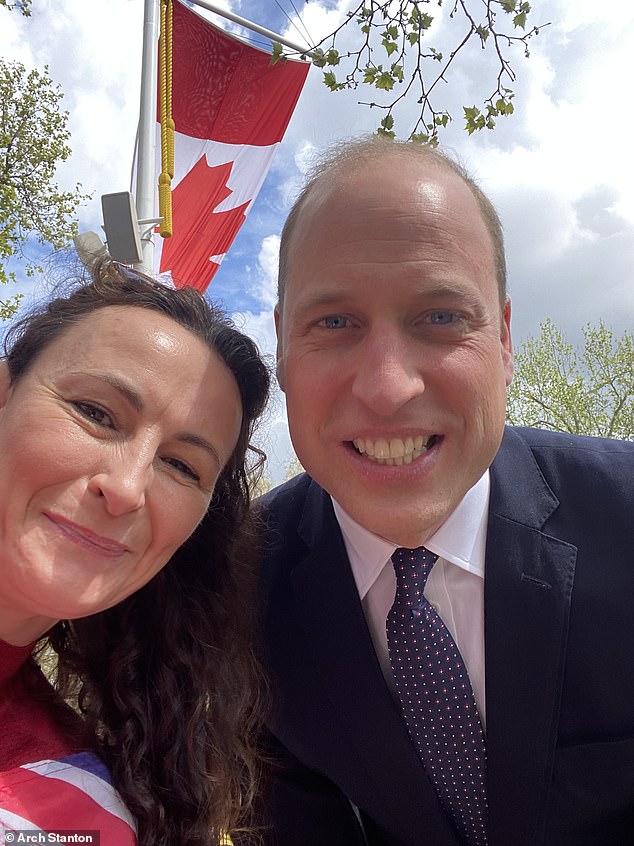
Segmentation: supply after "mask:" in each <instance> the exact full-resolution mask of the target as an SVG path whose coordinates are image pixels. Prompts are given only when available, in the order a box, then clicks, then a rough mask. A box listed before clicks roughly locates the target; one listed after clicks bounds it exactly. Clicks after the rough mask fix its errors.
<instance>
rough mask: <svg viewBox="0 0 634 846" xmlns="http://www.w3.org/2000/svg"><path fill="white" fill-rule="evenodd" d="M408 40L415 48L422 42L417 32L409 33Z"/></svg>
mask: <svg viewBox="0 0 634 846" xmlns="http://www.w3.org/2000/svg"><path fill="white" fill-rule="evenodd" d="M407 40H408V41H409V43H410V44H411V45H412V47H413V46H414V45H415V44H418V42H419V40H420V36H419V34H418V33H417V32H408V33H407Z"/></svg>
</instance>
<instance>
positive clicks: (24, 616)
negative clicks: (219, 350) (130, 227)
mask: <svg viewBox="0 0 634 846" xmlns="http://www.w3.org/2000/svg"><path fill="white" fill-rule="evenodd" d="M1 366H2V367H3V368H4V370H3V373H2V375H3V379H2V386H1V387H0V621H2V622H0V637H2V638H3V639H4V640H7V641H9V642H11V643H23V644H24V643H28V642H30V641H32V640H34V639H35V638H37V637H38V636H39V635H40V634H42V633H43V632H45V631H46V630H47V629H48V628H50V626H52V625H53V623H54V622H56V621H57V620H60V619H73V618H78V617H83V616H87V615H89V614H93V613H96V612H98V611H102V610H104V609H105V608H109V607H110V606H112V605H115V604H116V603H117V602H119V601H121V600H122V599H124V598H125V597H127V596H129V595H130V594H131V593H133V592H134V591H136V590H138V589H139V588H140V587H142V586H143V585H145V584H146V583H147V582H148V581H149V580H150V579H151V578H152V576H154V575H155V574H156V573H157V572H158V571H159V570H160V569H161V568H162V567H163V566H164V565H165V563H166V562H167V561H168V560H169V558H170V557H171V555H172V554H173V553H174V551H175V550H176V549H177V548H178V547H179V546H180V545H181V544H182V543H183V542H184V541H185V540H186V538H187V537H189V535H190V534H191V533H192V532H193V530H194V529H195V528H196V526H197V525H198V523H199V522H200V520H201V519H202V517H203V515H204V514H205V511H206V510H207V506H208V505H209V501H210V498H211V495H212V492H213V489H214V485H215V484H216V481H217V479H218V476H219V475H220V472H221V470H222V469H223V467H224V466H225V464H226V463H227V461H228V460H229V458H230V457H231V455H232V453H233V450H234V448H235V446H236V443H237V439H238V435H239V432H240V426H241V421H242V406H241V402H240V394H239V390H238V386H237V384H236V382H235V379H234V377H233V375H232V374H231V372H230V371H229V369H228V368H227V367H226V365H225V364H224V362H223V361H222V360H221V359H220V358H219V357H218V356H217V355H216V353H214V352H213V351H212V350H210V349H209V348H208V347H207V346H206V344H205V343H204V342H203V341H201V340H200V339H199V338H198V337H196V336H195V335H194V334H193V333H192V332H190V331H188V330H187V329H185V328H183V327H182V326H180V325H179V324H178V323H176V322H175V321H173V320H171V319H170V318H169V317H167V316H166V315H162V314H160V313H159V312H155V311H150V310H147V309H143V308H138V307H119V306H117V307H108V308H103V309H99V310H97V311H95V312H94V313H93V314H90V315H88V316H87V317H85V318H83V319H82V320H81V321H80V322H79V323H78V324H76V325H75V326H71V327H70V328H68V329H67V330H66V331H65V332H64V333H63V334H62V335H61V336H60V337H59V338H57V339H56V340H55V341H53V342H52V343H51V344H50V345H49V346H48V347H46V348H45V349H44V350H43V352H42V353H41V354H40V355H39V356H38V358H37V359H36V360H35V361H34V362H33V363H32V364H31V366H30V368H29V370H28V371H27V372H26V374H25V375H24V376H23V377H22V378H21V379H20V380H19V381H18V382H17V383H15V384H13V385H9V384H8V375H6V364H2V365H1Z"/></svg>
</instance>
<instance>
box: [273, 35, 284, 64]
mask: <svg viewBox="0 0 634 846" xmlns="http://www.w3.org/2000/svg"><path fill="white" fill-rule="evenodd" d="M281 58H282V45H281V44H279V43H278V42H277V41H274V42H273V49H272V50H271V64H272V65H274V64H276V63H277V62H279V61H280V59H281Z"/></svg>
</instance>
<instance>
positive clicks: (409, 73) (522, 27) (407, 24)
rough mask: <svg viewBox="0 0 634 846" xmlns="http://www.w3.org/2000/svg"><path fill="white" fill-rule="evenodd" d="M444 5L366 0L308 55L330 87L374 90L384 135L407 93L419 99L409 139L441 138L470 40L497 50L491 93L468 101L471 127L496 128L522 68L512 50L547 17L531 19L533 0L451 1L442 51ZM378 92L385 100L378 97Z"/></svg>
mask: <svg viewBox="0 0 634 846" xmlns="http://www.w3.org/2000/svg"><path fill="white" fill-rule="evenodd" d="M442 5H443V0H361V2H359V3H358V5H357V6H356V7H355V8H354V9H352V10H351V11H349V12H348V13H347V18H346V20H345V21H344V22H343V23H342V24H341V25H340V26H339V27H338V28H337V29H336V30H335V31H334V32H332V33H331V34H330V35H328V36H326V38H324V39H322V40H321V41H320V42H319V43H318V44H317V45H316V46H315V47H314V48H313V49H312V50H311V51H310V53H309V54H308V55H310V58H311V59H312V61H313V64H314V65H316V66H317V67H319V68H324V69H325V70H324V79H323V81H324V84H325V85H326V86H327V87H328V88H329V89H330V90H331V91H340V90H343V89H346V88H350V89H357V88H358V87H359V86H360V85H362V86H363V85H365V86H369V88H371V89H373V93H372V95H371V96H372V99H371V100H370V101H369V102H365V103H362V105H367V106H370V107H372V108H378V109H380V110H382V111H384V112H385V116H384V117H383V118H382V120H381V121H380V126H379V129H378V132H379V133H380V134H383V135H387V136H389V137H394V136H395V130H394V109H395V107H396V106H397V105H398V103H400V102H401V101H402V100H404V99H405V98H406V97H407V98H408V99H409V100H410V101H411V100H412V99H414V98H416V100H417V102H418V103H419V105H420V111H419V113H418V117H417V119H416V121H415V124H414V126H413V127H412V128H411V132H410V138H411V139H412V140H415V141H421V142H431V143H432V144H436V143H437V142H438V136H439V133H440V131H441V130H442V129H443V128H444V127H446V126H447V125H448V123H449V122H450V121H451V120H452V115H451V114H450V113H449V112H448V111H447V109H446V108H444V107H443V106H442V95H440V94H439V92H440V89H441V85H440V84H441V83H446V82H448V80H449V73H450V70H453V68H452V65H455V64H456V60H457V57H458V55H459V54H460V53H461V52H463V51H464V50H465V48H466V47H467V45H468V44H469V43H471V42H472V43H475V44H476V45H478V46H479V47H481V48H482V50H483V51H488V52H489V54H491V53H492V54H493V55H494V57H495V58H494V61H495V62H496V63H497V65H496V67H497V72H494V73H493V75H492V82H491V89H490V93H489V95H488V96H486V97H484V98H483V99H482V101H481V102H480V103H479V104H473V105H470V106H464V107H463V116H464V119H465V129H466V131H467V132H468V133H469V134H471V133H473V132H476V131H478V130H480V129H485V128H486V129H492V128H493V127H494V126H495V121H496V119H497V118H498V117H504V116H506V115H510V114H512V113H513V96H514V92H513V89H512V87H510V86H512V85H513V83H514V82H515V79H516V75H515V71H514V70H513V68H512V66H511V63H510V60H509V58H508V55H507V54H508V51H509V49H510V48H512V47H513V46H521V47H522V49H523V52H524V55H525V56H527V57H528V55H529V41H530V40H531V39H532V38H533V37H534V36H536V35H538V34H539V32H540V30H541V29H542V28H543V27H544V26H547V24H542V25H540V26H529V25H528V17H529V15H530V13H531V6H530V3H528V2H526V0H452V2H451V5H450V7H449V8H450V11H449V17H450V18H451V19H452V21H453V23H452V31H453V32H455V39H453V41H452V44H451V47H450V48H449V49H443V50H441V49H439V47H440V46H441V45H439V44H438V43H436V44H435V45H434V38H435V34H434V29H433V26H432V25H433V23H434V20H435V19H436V17H437V15H438V13H437V12H436V7H437V8H438V9H439V10H440V7H441V6H442ZM432 12H433V14H432ZM352 27H356V28H357V30H358V35H359V37H358V41H357V46H356V47H355V49H352V50H348V51H344V52H342V51H340V50H339V49H338V46H337V45H338V44H339V43H340V41H341V38H342V35H343V33H344V32H348V31H349V30H350V28H352ZM273 58H274V61H275V60H276V59H283V57H282V47H281V45H279V44H277V45H274V50H273ZM377 94H379V95H381V97H382V98H383V99H382V101H381V102H379V101H378V100H375V99H374V97H375V96H376V95H377Z"/></svg>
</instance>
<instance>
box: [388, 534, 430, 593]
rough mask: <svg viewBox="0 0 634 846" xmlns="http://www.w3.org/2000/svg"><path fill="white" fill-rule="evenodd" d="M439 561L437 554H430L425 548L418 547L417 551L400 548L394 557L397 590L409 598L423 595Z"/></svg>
mask: <svg viewBox="0 0 634 846" xmlns="http://www.w3.org/2000/svg"><path fill="white" fill-rule="evenodd" d="M437 560H438V556H437V555H436V553H434V552H430V551H429V550H428V549H425V547H424V546H418V547H416V549H406V548H405V547H399V549H397V550H395V552H394V554H393V555H392V564H393V565H394V572H395V573H396V587H397V590H399V591H401V592H402V593H403V594H404V595H405V596H407V597H412V596H413V594H422V592H423V591H424V590H425V585H426V584H427V578H428V576H429V574H430V573H431V569H432V567H433V566H434V564H435V563H436V561H437Z"/></svg>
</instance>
